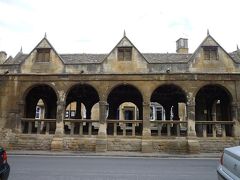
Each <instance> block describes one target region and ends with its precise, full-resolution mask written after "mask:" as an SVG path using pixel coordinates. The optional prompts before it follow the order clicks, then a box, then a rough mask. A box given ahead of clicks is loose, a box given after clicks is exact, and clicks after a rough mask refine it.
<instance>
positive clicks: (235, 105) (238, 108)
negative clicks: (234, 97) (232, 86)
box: [231, 102, 240, 138]
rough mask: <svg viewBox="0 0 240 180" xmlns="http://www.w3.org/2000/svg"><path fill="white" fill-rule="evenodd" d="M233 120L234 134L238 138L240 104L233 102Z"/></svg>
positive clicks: (239, 134) (239, 132) (239, 131)
mask: <svg viewBox="0 0 240 180" xmlns="http://www.w3.org/2000/svg"><path fill="white" fill-rule="evenodd" d="M231 113H232V120H233V121H234V125H233V133H232V135H233V136H234V137H236V138H239V137H240V116H239V113H240V104H238V103H236V102H233V103H232V112H231Z"/></svg>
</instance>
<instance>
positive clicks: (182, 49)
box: [176, 38, 188, 54]
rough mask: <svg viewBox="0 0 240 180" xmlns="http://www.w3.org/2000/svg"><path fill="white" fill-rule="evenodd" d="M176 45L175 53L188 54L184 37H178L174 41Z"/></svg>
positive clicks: (186, 40)
mask: <svg viewBox="0 0 240 180" xmlns="http://www.w3.org/2000/svg"><path fill="white" fill-rule="evenodd" d="M176 45H177V50H176V51H177V53H180V54H188V39H186V38H179V39H178V40H177V41H176Z"/></svg>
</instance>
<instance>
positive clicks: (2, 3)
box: [0, 0, 240, 56]
mask: <svg viewBox="0 0 240 180" xmlns="http://www.w3.org/2000/svg"><path fill="white" fill-rule="evenodd" d="M124 29H125V30H126V35H127V37H128V38H129V39H130V40H131V41H132V43H133V44H134V45H135V46H136V47H137V48H138V49H139V50H140V52H145V53H146V52H154V53H166V52H169V53H171V52H175V51H176V44H175V43H176V40H177V39H178V38H180V37H183V38H188V39H189V51H190V52H193V51H194V50H195V49H196V48H197V47H198V45H199V44H200V43H201V42H202V40H203V39H204V38H205V37H206V35H207V29H209V31H210V34H211V35H212V36H213V37H214V38H215V39H216V40H217V41H218V42H219V43H220V45H222V47H223V48H224V49H225V50H226V51H228V52H232V51H235V50H236V46H237V44H239V45H240V0H198V1H196V0H166V1H163V0H0V51H6V52H7V54H8V55H12V56H15V55H16V53H17V52H18V51H19V50H20V48H21V46H22V47H23V52H24V53H29V52H30V51H31V50H32V49H33V48H34V47H35V46H36V45H37V44H38V43H39V41H40V40H41V39H42V38H43V37H44V33H45V32H46V33H47V38H48V40H49V41H50V42H51V44H52V45H53V46H54V48H55V49H56V50H57V52H58V53H109V52H110V51H111V50H112V49H113V48H114V46H115V45H116V44H117V43H118V41H119V40H120V39H121V38H122V37H123V31H124Z"/></svg>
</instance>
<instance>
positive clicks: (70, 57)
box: [60, 53, 107, 64]
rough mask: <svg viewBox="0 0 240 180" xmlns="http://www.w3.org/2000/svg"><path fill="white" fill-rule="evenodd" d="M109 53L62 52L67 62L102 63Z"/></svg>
mask: <svg viewBox="0 0 240 180" xmlns="http://www.w3.org/2000/svg"><path fill="white" fill-rule="evenodd" d="M106 56H107V54H85V53H84V54H60V57H61V58H62V60H63V62H64V63H65V64H79V63H80V64H92V63H101V62H102V61H103V60H104V59H105V57H106Z"/></svg>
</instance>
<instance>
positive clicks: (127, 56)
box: [118, 47, 132, 61]
mask: <svg viewBox="0 0 240 180" xmlns="http://www.w3.org/2000/svg"><path fill="white" fill-rule="evenodd" d="M118 60H119V61H131V60H132V48H131V47H119V48H118Z"/></svg>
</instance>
